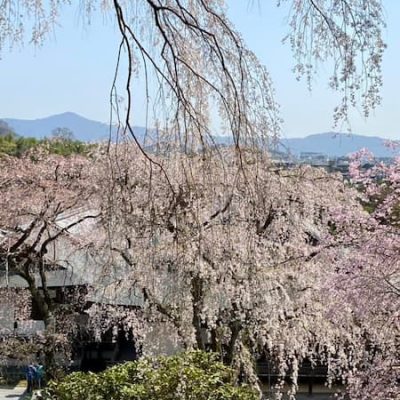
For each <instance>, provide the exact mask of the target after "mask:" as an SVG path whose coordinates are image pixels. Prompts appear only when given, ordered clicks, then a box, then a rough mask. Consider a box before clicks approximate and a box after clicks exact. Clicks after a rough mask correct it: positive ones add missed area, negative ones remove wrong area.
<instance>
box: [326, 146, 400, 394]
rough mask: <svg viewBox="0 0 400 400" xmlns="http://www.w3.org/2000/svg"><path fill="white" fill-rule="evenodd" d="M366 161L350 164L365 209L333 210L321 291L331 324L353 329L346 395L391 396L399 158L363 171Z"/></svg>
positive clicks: (363, 155)
mask: <svg viewBox="0 0 400 400" xmlns="http://www.w3.org/2000/svg"><path fill="white" fill-rule="evenodd" d="M366 161H369V162H371V161H374V159H373V156H372V154H370V153H368V152H365V151H362V152H360V153H359V154H357V155H356V156H355V158H354V160H353V163H352V165H351V172H352V179H353V183H354V184H355V185H357V186H358V187H359V189H360V193H359V197H360V202H361V203H362V204H364V206H365V209H359V210H358V212H357V211H356V210H353V211H352V212H351V213H347V212H346V213H342V212H338V213H337V214H336V217H335V219H334V221H335V222H334V224H335V225H334V231H335V232H334V234H333V235H332V236H331V238H330V240H331V244H332V246H333V247H332V248H331V249H330V251H328V252H327V255H328V258H327V259H326V262H327V263H332V264H333V265H335V266H336V267H335V270H334V271H333V273H332V274H330V275H329V279H328V280H327V286H328V288H327V290H329V291H330V292H331V293H332V294H333V297H332V300H333V303H332V307H331V315H332V316H333V317H334V319H335V320H336V321H337V323H338V324H343V323H344V321H350V322H352V323H353V324H354V327H355V328H356V329H358V330H359V337H360V339H359V346H358V349H357V351H358V352H359V353H360V354H359V361H358V363H357V364H355V365H354V366H353V367H352V371H351V372H350V375H349V381H350V385H349V391H350V396H351V398H352V399H357V400H358V399H360V400H366V399H382V400H383V399H385V400H389V399H390V400H391V399H393V400H394V399H397V398H398V396H399V386H398V384H399V379H400V347H399V337H400V336H399V335H400V259H399V245H400V243H399V206H400V198H399V183H400V160H399V158H396V159H395V160H394V162H393V163H392V164H390V165H385V164H382V163H377V164H376V165H375V166H374V167H373V168H370V169H364V168H363V167H362V166H363V165H364V164H365V162H366ZM365 350H367V351H365ZM363 352H364V354H363ZM356 358H357V357H356Z"/></svg>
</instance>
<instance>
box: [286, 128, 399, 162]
mask: <svg viewBox="0 0 400 400" xmlns="http://www.w3.org/2000/svg"><path fill="white" fill-rule="evenodd" d="M280 142H281V145H280V148H279V150H281V151H285V152H286V151H288V150H289V151H290V153H291V154H293V155H297V156H298V155H300V153H302V152H316V153H323V154H326V155H327V156H330V157H340V156H346V155H348V154H349V153H354V152H356V151H358V150H360V149H362V148H366V149H368V150H370V151H371V152H372V153H373V154H374V155H375V156H377V157H392V156H393V153H392V152H391V151H390V150H389V149H388V148H387V147H386V146H385V145H384V143H385V139H383V138H380V137H377V136H363V135H356V134H344V133H337V132H326V133H317V134H314V135H309V136H306V137H304V138H290V139H281V141H280Z"/></svg>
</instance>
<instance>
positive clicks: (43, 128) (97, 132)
mask: <svg viewBox="0 0 400 400" xmlns="http://www.w3.org/2000/svg"><path fill="white" fill-rule="evenodd" d="M0 120H2V121H4V122H5V123H6V124H7V125H8V126H10V127H11V128H12V129H13V130H14V131H15V133H17V134H19V135H21V136H33V137H37V138H43V137H46V136H47V137H48V136H51V133H52V131H53V130H54V129H55V128H68V129H69V130H71V131H72V133H73V134H74V137H75V138H76V139H78V140H81V141H85V142H96V141H101V140H107V139H108V138H109V134H110V126H109V125H108V124H106V123H102V122H98V121H93V120H90V119H87V118H84V117H82V116H80V115H78V114H75V113H72V112H66V113H63V114H57V115H52V116H50V117H47V118H39V119H34V120H24V119H12V118H3V119H1V118H0ZM3 125H4V124H3ZM134 131H135V134H136V136H137V138H138V140H139V141H140V142H143V138H144V136H145V133H146V129H145V128H143V127H134ZM112 133H113V135H114V134H115V128H113V129H112ZM214 140H215V143H217V144H220V145H229V144H231V143H232V138H231V137H229V136H215V138H214ZM361 148H367V149H369V150H370V151H372V152H373V153H374V154H375V155H376V156H377V157H390V156H392V155H393V154H392V153H391V152H390V150H388V149H387V148H386V147H385V146H384V139H382V138H380V137H373V136H362V135H356V134H343V133H336V132H326V133H317V134H314V135H309V136H307V137H304V138H289V139H281V141H280V145H279V146H278V148H277V150H280V151H283V152H287V151H290V153H291V154H293V155H295V156H298V155H300V153H302V152H316V153H323V154H326V155H327V156H330V157H340V156H345V155H347V154H349V153H353V152H355V151H357V150H360V149H361Z"/></svg>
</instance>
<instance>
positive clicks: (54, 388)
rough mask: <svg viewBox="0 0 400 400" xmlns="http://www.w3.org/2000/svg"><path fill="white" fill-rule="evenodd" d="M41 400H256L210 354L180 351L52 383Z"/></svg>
mask: <svg viewBox="0 0 400 400" xmlns="http://www.w3.org/2000/svg"><path fill="white" fill-rule="evenodd" d="M43 398H44V399H46V400H82V399H85V400H175V399H181V400H256V399H258V394H257V392H255V391H254V390H253V389H252V388H251V387H249V386H248V385H236V384H235V375H234V372H233V370H232V369H230V368H228V367H226V366H225V365H223V364H222V363H220V362H218V361H217V358H216V356H215V355H213V354H209V353H203V352H200V351H192V352H185V353H181V354H178V355H175V356H171V357H157V358H154V359H151V358H143V359H141V360H139V361H134V362H128V363H125V364H120V365H117V366H114V367H112V368H109V369H107V370H105V371H104V372H101V373H99V374H94V373H82V372H77V373H73V374H71V375H68V376H67V377H65V378H64V379H63V380H61V381H59V382H51V383H50V384H49V387H48V388H47V389H46V391H45V393H44V394H43Z"/></svg>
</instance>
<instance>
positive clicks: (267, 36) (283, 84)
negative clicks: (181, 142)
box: [0, 0, 400, 139]
mask: <svg viewBox="0 0 400 400" xmlns="http://www.w3.org/2000/svg"><path fill="white" fill-rule="evenodd" d="M228 3H229V4H230V10H229V15H230V17H231V19H232V21H233V22H234V24H235V25H236V27H237V29H238V30H239V31H240V32H241V33H242V35H243V37H244V39H245V40H246V42H247V44H248V46H249V47H250V48H251V49H252V50H253V51H254V52H255V53H256V54H257V56H258V57H259V58H260V59H261V61H262V62H263V63H264V64H265V65H266V66H267V68H268V69H269V71H270V73H271V76H272V79H273V81H274V83H275V89H276V98H277V100H278V102H279V103H280V105H281V113H282V117H283V119H284V125H283V135H284V136H286V137H295V136H305V135H307V134H310V133H317V132H324V131H329V130H331V127H332V123H333V119H332V112H333V107H334V106H335V104H336V103H335V101H336V97H335V96H336V95H335V94H333V93H332V92H331V91H330V90H329V88H328V84H327V80H326V79H324V71H321V74H320V77H319V78H317V79H316V81H315V83H314V90H313V92H312V93H309V92H308V90H307V88H306V84H305V82H297V81H296V79H295V77H294V76H293V74H292V72H291V68H292V66H293V60H292V58H291V53H290V49H289V47H288V46H284V45H282V44H281V39H282V37H283V36H284V35H285V33H286V31H287V25H286V23H285V17H286V12H285V10H283V9H279V8H276V7H275V6H274V4H275V3H276V1H275V0H273V1H272V0H269V1H266V0H262V1H259V2H249V1H244V0H231V1H229V2H228ZM250 3H254V4H257V3H258V4H260V6H258V5H255V6H252V7H249V4H250ZM384 4H385V7H386V18H387V24H388V28H387V31H386V33H385V38H386V42H387V44H388V49H387V52H386V54H385V59H384V65H383V73H384V88H383V91H382V94H383V103H382V105H381V106H380V107H379V108H378V109H377V110H376V111H375V112H374V114H373V115H372V116H371V117H370V118H369V119H368V120H366V121H365V120H364V118H363V117H362V116H361V115H360V114H359V113H357V112H354V113H353V114H352V115H351V122H352V130H353V132H354V133H360V134H367V135H379V136H383V137H389V138H394V139H396V138H397V139H399V138H400V129H399V124H398V114H399V110H400V107H399V106H400V101H399V97H398V94H399V93H400V79H399V71H400V27H399V21H400V1H399V0H384ZM118 44H119V37H118V34H117V31H116V29H115V27H114V26H113V25H112V23H111V22H109V21H108V22H107V21H104V20H103V18H102V17H101V16H100V15H98V16H95V18H93V19H92V21H91V25H89V26H87V25H85V24H84V23H83V22H82V17H81V14H80V12H79V10H78V8H74V6H71V7H66V8H65V9H64V11H63V12H62V18H61V20H60V27H57V28H56V29H55V32H54V35H52V36H51V37H50V38H49V39H48V40H47V41H46V43H45V44H44V46H43V47H41V48H36V49H35V48H33V47H32V46H29V45H27V46H25V47H24V48H22V49H13V50H12V51H11V52H7V51H4V52H3V54H2V59H1V60H0V93H1V95H0V118H5V117H9V118H27V119H34V118H41V117H45V116H48V115H51V114H57V113H62V112H65V111H73V112H76V113H78V114H81V115H83V116H85V117H87V118H90V119H95V120H99V121H104V122H107V121H108V117H109V110H110V106H109V89H110V85H111V81H112V77H113V72H114V66H115V60H116V53H117V47H118ZM141 119H142V117H139V118H138V120H136V121H135V124H136V125H140V124H144V119H143V120H141Z"/></svg>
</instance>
